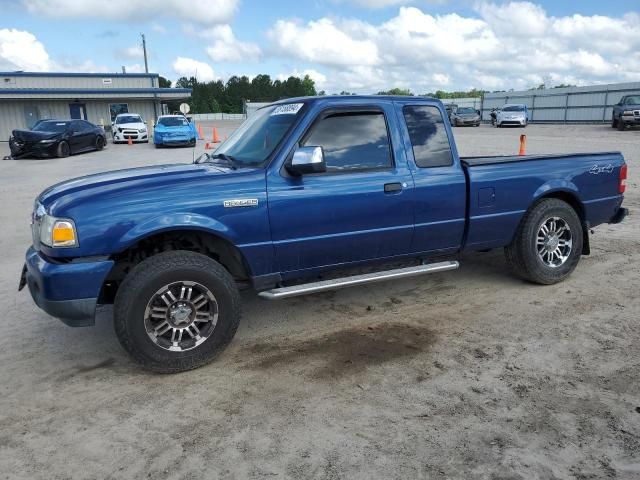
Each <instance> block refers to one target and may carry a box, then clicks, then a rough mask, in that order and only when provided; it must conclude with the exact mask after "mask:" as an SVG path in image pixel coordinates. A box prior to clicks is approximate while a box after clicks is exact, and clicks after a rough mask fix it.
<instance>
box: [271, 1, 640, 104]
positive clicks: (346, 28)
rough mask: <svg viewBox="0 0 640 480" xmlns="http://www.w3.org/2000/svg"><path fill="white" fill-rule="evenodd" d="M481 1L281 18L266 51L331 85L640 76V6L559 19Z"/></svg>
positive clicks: (366, 87)
mask: <svg viewBox="0 0 640 480" xmlns="http://www.w3.org/2000/svg"><path fill="white" fill-rule="evenodd" d="M354 1H355V0H354ZM367 3H369V4H370V5H372V6H375V5H374V4H376V5H379V6H382V3H387V2H385V1H384V0H381V1H380V2H367ZM402 3H407V2H402ZM416 3H417V2H416ZM474 8H475V12H476V14H475V15H467V16H463V15H459V14H455V13H451V14H446V15H431V14H428V13H426V12H424V11H423V10H421V9H419V8H416V7H413V6H402V7H400V8H399V9H398V12H397V14H396V15H395V16H393V17H391V18H389V19H387V20H386V21H382V22H380V23H377V24H374V23H368V22H363V21H360V20H353V19H344V18H337V17H331V18H327V17H325V18H319V19H314V20H311V21H308V22H306V23H303V22H301V21H297V20H279V21H277V22H276V23H275V24H274V25H273V26H272V28H271V29H270V30H269V31H268V33H267V36H268V38H269V39H270V42H271V48H270V50H269V51H270V52H273V53H274V54H275V55H280V56H282V57H283V58H284V59H286V61H287V62H288V63H290V62H291V59H292V58H293V59H295V60H297V61H298V62H300V63H301V64H302V65H304V66H305V67H307V66H308V67H310V68H322V69H323V70H325V71H324V73H323V75H324V76H325V77H326V79H327V80H326V82H325V85H326V89H327V90H329V91H341V90H351V91H354V90H355V91H359V92H363V93H367V92H375V91H378V90H382V89H388V88H391V87H396V86H397V87H401V88H407V87H409V88H411V89H412V90H413V91H414V92H416V93H424V92H428V91H434V90H436V89H441V88H447V89H468V88H473V87H475V88H486V89H493V90H495V89H510V88H514V89H526V88H530V87H533V86H537V85H538V84H540V83H543V82H544V81H545V79H548V78H551V79H552V82H553V83H555V84H557V83H572V84H590V83H606V82H611V83H613V82H620V81H634V80H637V79H638V78H640V15H638V14H636V13H631V14H626V15H622V16H619V17H608V16H598V15H594V16H584V15H573V16H564V17H553V16H550V15H548V14H547V13H546V12H545V10H544V9H543V8H542V7H541V6H539V5H537V4H534V3H531V2H519V1H510V2H504V3H495V2H489V1H482V0H480V1H478V2H476V4H475V7H474ZM623 32H624V33H623ZM621 35H623V36H624V41H621V38H622V37H621ZM298 68H300V67H298Z"/></svg>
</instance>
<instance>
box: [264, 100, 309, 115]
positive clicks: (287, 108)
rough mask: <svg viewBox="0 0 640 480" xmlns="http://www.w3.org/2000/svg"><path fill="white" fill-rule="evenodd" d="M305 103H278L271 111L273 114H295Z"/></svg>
mask: <svg viewBox="0 0 640 480" xmlns="http://www.w3.org/2000/svg"><path fill="white" fill-rule="evenodd" d="M303 105H304V103H287V104H286V105H278V106H277V107H276V109H275V110H274V111H273V112H271V115H295V114H296V113H298V111H299V110H300V109H301V108H302V106H303Z"/></svg>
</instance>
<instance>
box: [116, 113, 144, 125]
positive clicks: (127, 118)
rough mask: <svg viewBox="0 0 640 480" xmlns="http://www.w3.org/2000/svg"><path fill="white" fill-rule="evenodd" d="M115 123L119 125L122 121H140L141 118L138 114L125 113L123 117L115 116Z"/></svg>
mask: <svg viewBox="0 0 640 480" xmlns="http://www.w3.org/2000/svg"><path fill="white" fill-rule="evenodd" d="M116 123H117V124H119V125H121V124H123V123H142V118H140V117H139V116H138V115H126V116H124V117H120V116H119V117H118V118H116Z"/></svg>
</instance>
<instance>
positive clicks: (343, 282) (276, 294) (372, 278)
mask: <svg viewBox="0 0 640 480" xmlns="http://www.w3.org/2000/svg"><path fill="white" fill-rule="evenodd" d="M459 266H460V264H459V263H458V262H456V261H447V262H438V263H429V264H426V265H418V266H415V267H405V268H396V269H394V270H385V271H383V272H374V273H364V274H361V275H353V276H351V277H343V278H335V279H332V280H321V281H319V282H311V283H304V284H302V285H293V286H291V287H280V288H273V289H271V290H265V291H264V292H260V293H258V295H259V296H261V297H262V298H266V299H267V300H278V299H281V298H289V297H296V296H298V295H306V294H307V293H317V292H324V291H326V290H335V289H337V288H344V287H352V286H354V285H362V284H365V283H373V282H382V281H384V280H391V279H393V278H407V277H415V276H418V275H424V274H427V273H437V272H446V271H447V270H455V269H456V268H458V267H459Z"/></svg>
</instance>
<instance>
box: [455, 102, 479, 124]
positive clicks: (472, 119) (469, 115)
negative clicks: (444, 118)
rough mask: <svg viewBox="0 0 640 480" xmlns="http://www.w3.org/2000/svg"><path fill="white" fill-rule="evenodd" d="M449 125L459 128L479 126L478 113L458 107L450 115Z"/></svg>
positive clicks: (471, 109) (468, 108)
mask: <svg viewBox="0 0 640 480" xmlns="http://www.w3.org/2000/svg"><path fill="white" fill-rule="evenodd" d="M451 125H453V126H454V127H461V126H463V125H473V126H474V127H478V126H480V113H479V112H478V111H477V110H475V109H473V108H471V107H460V108H458V109H456V110H455V111H453V112H452V113H451Z"/></svg>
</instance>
